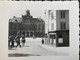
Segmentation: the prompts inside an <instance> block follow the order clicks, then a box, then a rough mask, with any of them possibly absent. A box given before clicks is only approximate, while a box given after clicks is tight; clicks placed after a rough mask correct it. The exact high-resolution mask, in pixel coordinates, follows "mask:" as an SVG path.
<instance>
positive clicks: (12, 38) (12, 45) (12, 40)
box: [10, 35, 14, 47]
mask: <svg viewBox="0 0 80 60" xmlns="http://www.w3.org/2000/svg"><path fill="white" fill-rule="evenodd" d="M10 40H11V47H14V35H12V36H11V38H10Z"/></svg>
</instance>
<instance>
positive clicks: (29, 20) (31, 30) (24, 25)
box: [9, 10, 45, 37]
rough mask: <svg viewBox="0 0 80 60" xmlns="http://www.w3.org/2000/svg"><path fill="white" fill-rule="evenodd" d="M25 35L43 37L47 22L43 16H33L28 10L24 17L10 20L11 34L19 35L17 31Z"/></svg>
mask: <svg viewBox="0 0 80 60" xmlns="http://www.w3.org/2000/svg"><path fill="white" fill-rule="evenodd" d="M18 32H19V33H20V36H21V35H24V36H25V37H33V36H34V37H43V36H44V33H45V22H44V20H43V19H41V18H33V16H31V14H30V11H29V10H27V11H26V15H22V17H15V16H14V17H13V18H12V19H10V20H9V35H17V33H18Z"/></svg>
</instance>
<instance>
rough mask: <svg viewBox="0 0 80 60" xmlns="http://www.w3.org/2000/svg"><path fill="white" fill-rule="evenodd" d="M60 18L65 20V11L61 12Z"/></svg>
mask: <svg viewBox="0 0 80 60" xmlns="http://www.w3.org/2000/svg"><path fill="white" fill-rule="evenodd" d="M60 17H61V19H64V18H65V11H61V12H60Z"/></svg>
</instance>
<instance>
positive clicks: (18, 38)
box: [15, 36, 21, 47]
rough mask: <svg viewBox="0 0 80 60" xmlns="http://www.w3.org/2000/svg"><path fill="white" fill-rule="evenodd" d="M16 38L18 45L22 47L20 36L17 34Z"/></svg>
mask: <svg viewBox="0 0 80 60" xmlns="http://www.w3.org/2000/svg"><path fill="white" fill-rule="evenodd" d="M15 40H16V43H17V46H19V47H21V45H20V37H19V36H17V37H16V38H15ZM17 46H16V47H17Z"/></svg>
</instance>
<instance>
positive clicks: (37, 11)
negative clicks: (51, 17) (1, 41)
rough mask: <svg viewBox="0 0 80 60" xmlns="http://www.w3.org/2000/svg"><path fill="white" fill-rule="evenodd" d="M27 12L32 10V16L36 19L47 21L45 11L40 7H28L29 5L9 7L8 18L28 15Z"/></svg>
mask: <svg viewBox="0 0 80 60" xmlns="http://www.w3.org/2000/svg"><path fill="white" fill-rule="evenodd" d="M26 10H30V14H31V15H32V16H33V17H34V18H37V17H41V18H42V19H43V20H44V19H45V14H44V13H45V9H41V8H40V6H39V7H34V6H28V5H27V4H13V5H11V6H9V8H8V10H7V14H8V18H9V19H10V18H13V16H16V17H21V16H22V15H25V14H26Z"/></svg>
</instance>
